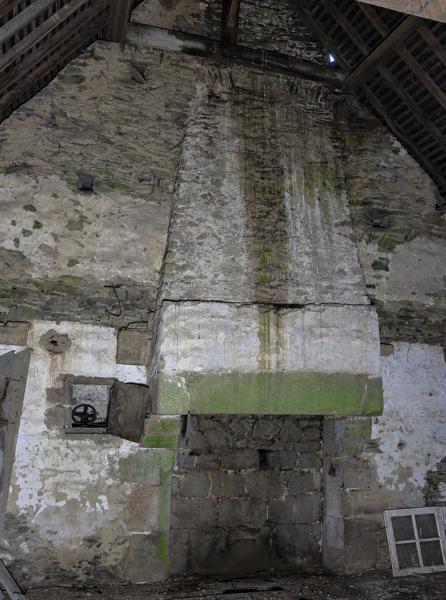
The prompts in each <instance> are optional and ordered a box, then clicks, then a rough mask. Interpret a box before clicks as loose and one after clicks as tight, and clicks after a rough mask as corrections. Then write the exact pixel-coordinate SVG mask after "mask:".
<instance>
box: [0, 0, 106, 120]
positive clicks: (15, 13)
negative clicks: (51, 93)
mask: <svg viewBox="0 0 446 600" xmlns="http://www.w3.org/2000/svg"><path fill="white" fill-rule="evenodd" d="M109 6H110V0H96V1H95V2H91V1H90V0H69V1H68V2H66V1H65V2H61V1H60V0H35V1H34V2H32V3H31V4H29V5H28V6H26V3H25V2H21V3H19V2H16V1H15V2H13V4H11V3H10V2H6V1H5V0H4V1H2V0H0V18H1V19H2V25H1V27H0V46H1V52H0V120H1V119H2V118H4V117H6V116H7V115H8V114H9V113H10V112H11V111H12V110H14V108H16V107H17V106H19V105H20V104H22V103H23V102H24V101H26V100H27V99H28V98H29V97H31V96H32V95H33V94H34V93H35V92H36V91H38V90H39V89H41V88H42V87H43V86H44V85H45V84H46V83H48V81H49V78H52V77H53V76H54V75H55V73H56V72H57V71H58V70H59V69H60V68H62V67H63V66H64V65H65V64H66V62H67V61H68V60H70V59H71V58H73V57H74V56H75V55H76V54H78V53H79V52H80V51H81V50H82V48H84V47H85V46H86V45H88V44H89V43H91V42H92V41H93V40H94V39H96V37H97V36H98V35H99V34H100V32H101V31H102V30H103V29H104V28H105V26H106V24H107V20H108V9H109Z"/></svg>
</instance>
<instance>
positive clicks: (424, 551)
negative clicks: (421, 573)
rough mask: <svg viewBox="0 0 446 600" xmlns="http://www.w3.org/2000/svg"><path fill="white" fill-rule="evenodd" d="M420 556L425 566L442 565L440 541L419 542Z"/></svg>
mask: <svg viewBox="0 0 446 600" xmlns="http://www.w3.org/2000/svg"><path fill="white" fill-rule="evenodd" d="M420 548H421V557H422V559H423V563H424V566H425V567H433V566H436V565H443V564H444V562H443V556H442V554H441V546H440V542H439V541H438V542H437V541H433V542H421V544H420Z"/></svg>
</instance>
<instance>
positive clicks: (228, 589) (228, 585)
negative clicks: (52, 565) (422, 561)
mask: <svg viewBox="0 0 446 600" xmlns="http://www.w3.org/2000/svg"><path fill="white" fill-rule="evenodd" d="M28 597H29V598H30V600H61V599H63V600H65V599H66V600H81V599H82V600H124V599H125V600H180V599H181V600H224V599H225V598H228V600H393V599H395V600H403V599H404V600H446V573H438V574H435V575H419V576H416V577H404V578H392V577H390V576H383V575H373V576H367V577H327V576H324V577H317V576H310V577H296V576H283V575H275V574H268V575H263V576H262V577H256V578H246V579H242V578H238V579H221V578H220V579H215V578H214V579H206V578H196V577H181V578H172V579H170V580H169V581H168V582H164V583H160V584H152V585H138V586H123V585H116V584H113V585H102V584H101V586H100V587H97V588H83V589H72V588H60V587H57V588H56V587H51V588H39V589H35V590H29V591H28Z"/></svg>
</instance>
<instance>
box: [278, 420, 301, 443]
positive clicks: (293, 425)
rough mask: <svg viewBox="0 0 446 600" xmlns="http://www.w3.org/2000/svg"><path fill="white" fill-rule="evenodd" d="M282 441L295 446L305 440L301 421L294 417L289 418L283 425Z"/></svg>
mask: <svg viewBox="0 0 446 600" xmlns="http://www.w3.org/2000/svg"><path fill="white" fill-rule="evenodd" d="M280 439H281V440H282V441H283V442H284V443H291V444H295V443H296V442H300V441H301V440H302V439H303V430H302V427H301V425H300V420H299V421H296V419H295V418H294V417H289V418H288V419H287V420H286V421H285V422H284V423H283V424H282V429H281V431H280Z"/></svg>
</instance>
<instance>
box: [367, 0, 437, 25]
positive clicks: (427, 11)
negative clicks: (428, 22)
mask: <svg viewBox="0 0 446 600" xmlns="http://www.w3.org/2000/svg"><path fill="white" fill-rule="evenodd" d="M358 2H362V3H363V4H374V5H375V6H380V7H382V8H388V9H390V10H396V11H398V12H404V13H409V14H411V15H417V16H418V17H424V18H425V19H432V20H433V21H442V22H443V23H446V2H445V0H358Z"/></svg>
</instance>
